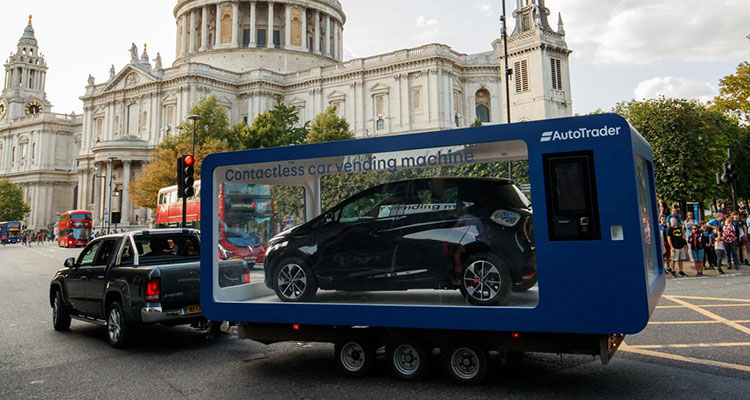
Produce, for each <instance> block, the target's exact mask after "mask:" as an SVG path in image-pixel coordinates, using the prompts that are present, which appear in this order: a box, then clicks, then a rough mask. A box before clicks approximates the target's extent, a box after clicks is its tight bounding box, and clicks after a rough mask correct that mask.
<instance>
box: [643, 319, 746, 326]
mask: <svg viewBox="0 0 750 400" xmlns="http://www.w3.org/2000/svg"><path fill="white" fill-rule="evenodd" d="M731 322H736V323H738V324H750V319H746V320H739V321H731ZM723 323H724V322H722V321H715V320H710V321H652V322H649V323H648V324H649V325H697V324H723Z"/></svg>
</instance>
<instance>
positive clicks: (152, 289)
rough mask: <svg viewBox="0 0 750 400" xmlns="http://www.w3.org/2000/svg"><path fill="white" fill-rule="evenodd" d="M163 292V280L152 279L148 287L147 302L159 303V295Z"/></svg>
mask: <svg viewBox="0 0 750 400" xmlns="http://www.w3.org/2000/svg"><path fill="white" fill-rule="evenodd" d="M160 292H161V280H160V279H159V278H151V279H150V280H149V281H148V285H146V301H147V302H149V303H157V302H159V295H160Z"/></svg>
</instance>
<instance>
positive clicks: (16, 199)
mask: <svg viewBox="0 0 750 400" xmlns="http://www.w3.org/2000/svg"><path fill="white" fill-rule="evenodd" d="M29 211H31V208H29V205H28V204H26V203H25V202H24V201H23V192H21V188H19V187H18V186H16V185H14V184H13V183H12V182H11V181H9V180H7V179H0V221H21V220H23V218H24V216H25V215H26V213H28V212H29Z"/></svg>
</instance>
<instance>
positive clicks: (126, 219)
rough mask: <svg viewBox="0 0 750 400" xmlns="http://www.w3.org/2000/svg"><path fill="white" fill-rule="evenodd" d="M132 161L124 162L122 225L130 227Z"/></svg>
mask: <svg viewBox="0 0 750 400" xmlns="http://www.w3.org/2000/svg"><path fill="white" fill-rule="evenodd" d="M130 163H131V161H130V160H123V161H122V165H123V167H122V168H123V178H122V210H121V211H122V224H123V225H130Z"/></svg>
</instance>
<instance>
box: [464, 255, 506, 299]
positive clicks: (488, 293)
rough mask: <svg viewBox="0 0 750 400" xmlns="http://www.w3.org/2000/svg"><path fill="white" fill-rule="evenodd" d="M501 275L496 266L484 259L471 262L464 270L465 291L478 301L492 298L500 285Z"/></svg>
mask: <svg viewBox="0 0 750 400" xmlns="http://www.w3.org/2000/svg"><path fill="white" fill-rule="evenodd" d="M502 283H503V282H502V276H501V275H500V271H499V270H498V269H497V267H496V266H495V265H494V264H492V263H490V262H489V261H486V260H479V261H475V262H473V263H471V264H470V265H469V266H468V267H466V270H465V271H464V276H463V286H464V288H466V293H467V294H468V295H469V296H470V297H472V298H473V299H475V300H478V301H480V302H491V301H492V300H494V299H495V298H496V297H497V295H498V293H500V289H501V287H502Z"/></svg>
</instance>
